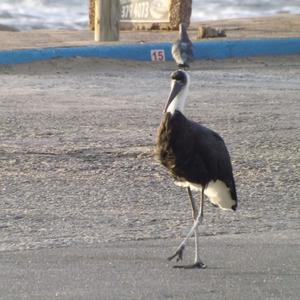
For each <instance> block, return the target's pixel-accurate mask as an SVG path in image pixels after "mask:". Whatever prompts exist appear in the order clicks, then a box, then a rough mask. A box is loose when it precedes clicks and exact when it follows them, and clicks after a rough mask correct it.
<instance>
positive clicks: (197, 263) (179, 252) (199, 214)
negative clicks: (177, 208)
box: [168, 187, 206, 268]
mask: <svg viewBox="0 0 300 300" xmlns="http://www.w3.org/2000/svg"><path fill="white" fill-rule="evenodd" d="M188 195H189V198H190V200H191V205H192V209H193V219H194V224H193V226H192V228H191V230H190V231H189V233H188V235H187V236H186V237H185V239H184V240H183V241H182V242H181V244H180V245H179V247H178V248H177V250H176V252H175V254H174V255H172V256H170V257H169V258H168V259H169V260H171V259H173V258H174V257H176V256H178V257H177V261H179V260H181V259H182V256H183V251H184V249H185V244H186V242H187V240H188V239H189V238H190V237H191V236H192V234H193V232H194V234H195V263H194V264H193V265H190V266H175V267H176V268H178V267H179V268H206V265H205V264H204V263H203V262H202V261H201V259H200V257H199V253H198V244H199V240H198V237H199V231H198V225H199V224H201V223H202V220H203V203H204V189H202V193H201V198H200V209H199V212H198V211H197V208H196V205H195V200H194V198H193V195H192V192H191V190H190V188H189V187H188Z"/></svg>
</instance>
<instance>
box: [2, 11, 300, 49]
mask: <svg viewBox="0 0 300 300" xmlns="http://www.w3.org/2000/svg"><path fill="white" fill-rule="evenodd" d="M199 26H210V27H213V28H219V29H224V30H225V32H226V35H227V37H226V38H227V39H245V38H272V37H273V38H282V37H300V15H299V14H295V15H293V14H282V15H278V16H274V17H257V18H247V19H232V20H221V21H211V22H202V23H201V22H194V23H192V24H191V26H190V30H189V35H190V37H191V39H192V40H196V39H197V29H198V28H199ZM0 29H1V28H0ZM177 35H178V34H177V32H176V31H131V30H130V31H121V32H120V42H121V43H133V42H134V43H136V42H138V43H139V42H142V43H149V42H158V41H174V40H176V39H177ZM0 40H1V43H0V50H11V49H26V48H36V47H37V48H45V47H70V46H84V45H96V44H98V43H95V42H94V36H93V33H92V32H91V31H89V30H33V31H27V32H11V31H1V30H0ZM219 40H220V38H219ZM111 44H113V43H111Z"/></svg>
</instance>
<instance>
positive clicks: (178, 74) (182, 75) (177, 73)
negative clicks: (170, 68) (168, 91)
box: [171, 70, 186, 83]
mask: <svg viewBox="0 0 300 300" xmlns="http://www.w3.org/2000/svg"><path fill="white" fill-rule="evenodd" d="M171 76H172V79H173V80H177V81H180V82H182V83H185V82H186V75H185V73H184V72H183V71H181V70H178V71H175V72H173V73H172V75H171Z"/></svg>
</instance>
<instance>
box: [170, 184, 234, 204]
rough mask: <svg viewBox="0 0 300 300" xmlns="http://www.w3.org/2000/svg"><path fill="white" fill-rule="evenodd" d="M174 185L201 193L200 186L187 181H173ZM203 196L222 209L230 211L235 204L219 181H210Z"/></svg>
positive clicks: (224, 185) (227, 189)
mask: <svg viewBox="0 0 300 300" xmlns="http://www.w3.org/2000/svg"><path fill="white" fill-rule="evenodd" d="M175 184H176V185H178V186H181V187H190V189H191V190H193V191H200V192H201V191H202V186H201V185H200V184H195V183H191V182H188V181H181V182H180V181H175ZM204 194H205V196H207V197H208V199H209V201H210V202H211V203H213V204H215V205H217V206H219V207H220V208H222V209H232V206H234V205H235V204H236V203H235V201H234V200H233V199H232V198H231V193H230V190H229V188H228V187H227V186H226V184H225V183H224V182H223V181H221V180H216V181H210V182H209V184H208V185H207V187H206V188H205V190H204Z"/></svg>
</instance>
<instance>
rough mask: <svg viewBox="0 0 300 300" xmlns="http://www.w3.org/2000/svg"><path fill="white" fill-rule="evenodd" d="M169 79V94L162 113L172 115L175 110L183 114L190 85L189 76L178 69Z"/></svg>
mask: <svg viewBox="0 0 300 300" xmlns="http://www.w3.org/2000/svg"><path fill="white" fill-rule="evenodd" d="M171 78H172V81H171V92H170V95H169V98H168V101H167V104H166V106H165V109H164V112H170V113H171V114H174V112H175V110H179V111H180V112H181V113H183V112H184V107H185V101H186V98H187V94H188V90H189V85H190V76H189V74H188V73H187V72H186V71H184V70H181V69H179V70H177V71H175V72H173V73H172V74H171Z"/></svg>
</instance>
